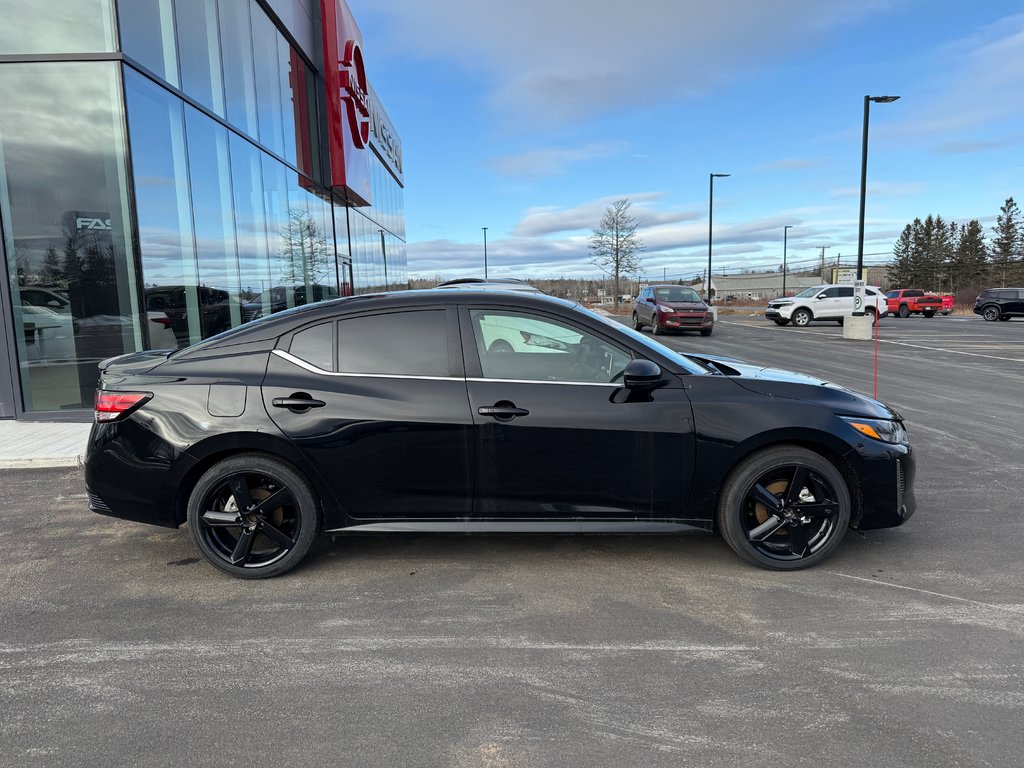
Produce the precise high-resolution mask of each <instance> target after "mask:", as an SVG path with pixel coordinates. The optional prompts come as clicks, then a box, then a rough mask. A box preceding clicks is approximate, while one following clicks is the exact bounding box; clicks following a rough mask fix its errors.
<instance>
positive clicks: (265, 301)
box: [228, 133, 273, 322]
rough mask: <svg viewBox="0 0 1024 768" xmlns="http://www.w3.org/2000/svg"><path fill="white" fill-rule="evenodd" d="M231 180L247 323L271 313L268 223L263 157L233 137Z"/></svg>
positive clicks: (249, 145)
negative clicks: (264, 208) (264, 206)
mask: <svg viewBox="0 0 1024 768" xmlns="http://www.w3.org/2000/svg"><path fill="white" fill-rule="evenodd" d="M228 143H229V148H230V150H231V180H232V193H233V198H234V210H235V238H236V243H237V246H238V274H239V286H240V289H241V290H240V296H241V299H242V301H243V302H244V305H243V314H242V320H243V321H244V322H248V321H249V320H255V319H256V318H258V317H262V316H263V315H269V314H270V312H271V292H270V289H271V287H272V285H273V283H272V282H271V280H270V259H269V257H268V254H267V223H266V215H265V213H264V210H263V175H262V169H261V167H260V156H261V155H262V154H263V153H262V152H260V150H258V149H256V147H254V146H253V145H252V144H250V143H249V142H248V141H246V140H245V139H243V138H241V137H240V136H237V135H236V134H233V133H232V134H230V136H229V138H228Z"/></svg>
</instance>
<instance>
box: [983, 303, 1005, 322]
mask: <svg viewBox="0 0 1024 768" xmlns="http://www.w3.org/2000/svg"><path fill="white" fill-rule="evenodd" d="M1002 314H1003V313H1002V312H1000V311H999V307H994V306H988V307H985V308H984V309H983V310H981V316H982V317H984V318H985V319H986V320H988V321H989V322H990V323H992V322H995V321H996V320H998V319H999V318H1000V317H1002Z"/></svg>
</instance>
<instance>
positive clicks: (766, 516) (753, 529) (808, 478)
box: [717, 446, 851, 571]
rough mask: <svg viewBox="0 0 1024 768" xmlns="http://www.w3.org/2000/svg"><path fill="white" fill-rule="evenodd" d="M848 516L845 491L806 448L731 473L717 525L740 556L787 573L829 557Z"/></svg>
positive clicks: (767, 455)
mask: <svg viewBox="0 0 1024 768" xmlns="http://www.w3.org/2000/svg"><path fill="white" fill-rule="evenodd" d="M850 511H851V504H850V492H849V489H848V488H847V486H846V482H845V480H844V479H843V476H842V474H841V473H840V472H839V470H838V469H836V467H835V466H834V465H833V464H832V463H831V462H829V461H828V460H827V459H825V458H824V457H823V456H821V455H820V454H817V453H814V452H813V451H810V450H807V449H806V448H800V447H797V446H778V447H775V448H769V449H766V450H764V451H761V452H759V453H756V454H754V455H753V456H751V457H749V458H747V459H746V460H745V461H743V462H742V463H741V464H740V465H739V466H738V467H737V468H736V469H735V470H734V471H733V473H732V474H731V475H730V477H729V479H728V481H727V482H726V485H725V488H724V491H723V493H722V496H721V498H720V500H719V508H718V516H717V520H718V528H719V530H720V531H721V532H722V536H723V537H724V538H725V540H726V542H727V543H728V544H729V546H730V547H732V549H733V550H734V551H735V552H736V553H737V554H738V555H739V556H740V557H742V558H743V559H745V560H747V561H748V562H751V563H754V564H755V565H759V566H761V567H762V568H768V569H770V570H780V571H783V570H786V571H788V570H797V569H800V568H808V567H810V566H812V565H815V564H817V563H819V562H821V561H822V560H824V559H825V558H826V557H828V556H829V555H830V554H831V553H832V552H833V551H834V550H835V549H836V547H838V546H839V543H840V541H842V538H843V536H844V535H845V533H846V528H847V527H848V526H849V524H850Z"/></svg>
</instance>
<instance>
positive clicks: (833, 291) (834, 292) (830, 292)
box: [822, 288, 839, 299]
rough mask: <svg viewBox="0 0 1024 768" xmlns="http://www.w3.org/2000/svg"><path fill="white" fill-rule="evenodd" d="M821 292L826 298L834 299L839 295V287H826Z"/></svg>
mask: <svg viewBox="0 0 1024 768" xmlns="http://www.w3.org/2000/svg"><path fill="white" fill-rule="evenodd" d="M822 293H823V294H824V296H825V298H826V299H834V298H836V297H837V296H838V295H839V289H838V288H826V289H825V290H824V291H822Z"/></svg>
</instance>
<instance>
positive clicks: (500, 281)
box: [434, 277, 544, 293]
mask: <svg viewBox="0 0 1024 768" xmlns="http://www.w3.org/2000/svg"><path fill="white" fill-rule="evenodd" d="M434 287H435V288H458V289H459V290H474V289H478V290H492V291H493V290H498V291H523V292H528V293H544V292H543V291H542V290H541V289H540V288H537V287H535V286H532V285H530V284H529V283H528V282H526V281H525V280H520V279H518V278H515V277H493V278H483V277H460V278H457V279H455V280H446V281H445V282H443V283H438V284H437V285H436V286H434Z"/></svg>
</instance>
